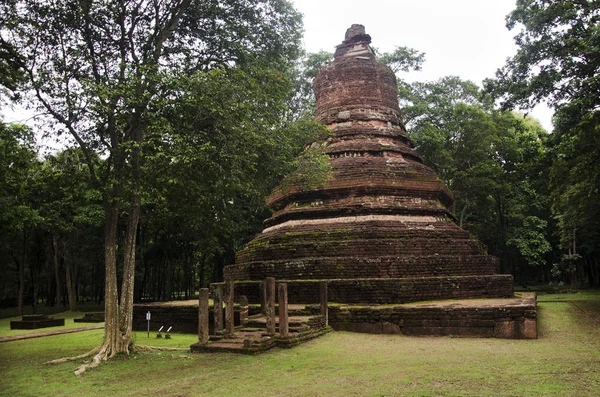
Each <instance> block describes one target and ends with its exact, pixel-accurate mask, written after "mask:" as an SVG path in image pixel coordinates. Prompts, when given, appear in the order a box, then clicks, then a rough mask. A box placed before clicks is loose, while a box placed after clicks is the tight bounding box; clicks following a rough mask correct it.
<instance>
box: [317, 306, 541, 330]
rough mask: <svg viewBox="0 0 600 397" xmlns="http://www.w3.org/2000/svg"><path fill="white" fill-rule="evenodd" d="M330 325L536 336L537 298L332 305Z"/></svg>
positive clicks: (375, 328)
mask: <svg viewBox="0 0 600 397" xmlns="http://www.w3.org/2000/svg"><path fill="white" fill-rule="evenodd" d="M317 311H318V309H317ZM329 325H330V326H331V327H332V328H334V329H336V330H343V331H352V332H366V333H375V334H397V333H402V334H405V335H455V336H471V337H473V336H476V337H496V338H515V339H535V338H537V326H536V307H535V298H533V300H531V301H530V302H529V303H528V304H525V305H513V306H510V305H505V306H502V307H499V306H489V307H485V306H479V307H456V308H453V307H448V308H440V307H426V305H424V307H422V308H419V307H414V306H413V307H402V306H396V307H393V308H374V307H361V308H340V307H335V306H333V307H330V308H329Z"/></svg>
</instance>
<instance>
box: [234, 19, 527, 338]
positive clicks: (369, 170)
mask: <svg viewBox="0 0 600 397" xmlns="http://www.w3.org/2000/svg"><path fill="white" fill-rule="evenodd" d="M370 42H371V37H370V36H369V35H367V34H366V33H365V30H364V27H363V26H361V25H353V26H352V27H351V28H350V29H348V31H347V32H346V37H345V40H344V41H343V42H342V44H340V45H339V46H337V48H336V52H335V59H334V61H333V62H332V63H331V64H330V65H328V66H326V67H324V68H322V69H321V71H320V73H319V74H318V75H317V76H316V77H315V79H314V82H313V88H314V92H315V97H316V118H317V120H318V121H320V122H322V123H323V124H324V125H325V126H326V127H327V128H328V129H329V130H330V131H331V136H329V137H327V138H323V139H322V140H319V141H317V142H315V143H314V144H313V147H321V148H322V149H323V152H324V153H325V154H326V155H327V156H328V157H329V165H330V168H331V170H330V175H329V178H328V179H327V180H326V181H325V182H324V184H323V185H322V186H318V187H307V186H304V185H302V184H301V183H299V182H298V183H294V182H292V183H291V184H290V185H286V186H285V187H279V188H276V189H275V190H274V191H273V192H272V194H271V195H270V196H269V197H268V198H267V204H268V206H269V207H270V208H271V210H272V211H273V214H272V216H271V217H270V218H269V219H267V220H265V222H264V226H265V228H264V230H263V231H262V233H260V234H259V235H258V236H256V237H255V238H254V239H253V240H252V241H250V242H249V243H248V244H247V245H246V246H245V247H244V248H243V249H242V250H241V251H239V252H238V253H237V255H236V261H235V264H233V265H230V266H226V267H225V269H224V277H225V279H226V280H233V281H235V293H236V294H242V295H246V296H247V297H248V299H250V300H251V301H253V302H258V301H259V300H260V299H261V297H260V288H259V285H260V284H259V283H260V282H261V281H262V280H263V279H265V278H266V277H274V278H275V279H277V280H278V281H280V282H285V283H286V284H287V286H288V297H289V302H290V303H315V302H317V301H318V283H319V282H321V281H327V282H328V294H329V301H332V302H336V303H343V304H371V305H372V304H397V305H399V304H404V303H409V302H418V301H428V300H446V299H484V298H485V299H490V298H492V299H497V298H507V299H508V298H512V297H513V292H514V291H513V278H512V276H511V275H503V274H498V270H499V266H498V260H497V259H496V258H494V257H492V256H490V255H488V254H487V248H486V247H485V246H484V245H483V244H482V243H481V242H480V241H479V240H477V239H476V238H475V237H474V236H472V235H471V234H470V233H469V232H468V231H465V230H463V229H461V228H460V227H459V226H458V225H456V223H455V218H454V215H453V214H452V212H451V208H452V205H453V202H454V197H453V195H452V193H451V192H450V191H449V190H448V188H447V187H446V185H445V184H444V182H443V181H442V180H441V179H440V178H439V177H438V176H437V174H436V173H435V171H434V170H432V169H431V168H429V167H428V166H426V165H425V164H424V162H423V159H422V158H421V156H420V155H419V154H418V153H417V152H416V151H415V150H414V148H413V146H414V145H413V143H412V141H411V140H410V138H409V136H408V134H407V132H406V129H405V127H404V124H403V122H402V119H401V115H400V109H399V106H398V99H397V94H398V93H397V85H396V78H395V75H394V73H393V72H392V70H391V69H390V68H389V67H388V66H386V65H384V64H381V63H379V62H377V60H376V59H375V54H374V52H373V50H372V48H371V47H370ZM292 180H293V178H292ZM515 302H517V301H516V300H510V301H506V302H504V303H498V304H497V305H495V306H494V305H491V306H489V307H486V309H485V310H487V312H489V315H486V318H485V319H484V320H485V321H488V322H486V324H487V325H486V326H484V327H483V328H486V329H487V330H486V331H485V332H484V331H482V332H481V334H482V336H485V335H493V336H496V335H498V336H501V335H503V332H502V331H501V330H500V328H501V326H500V325H499V326H498V328H497V329H496V325H493V326H492V325H491V324H492V323H491V321H492V320H493V321H494V323H495V322H496V319H497V318H503V317H502V316H503V314H504V312H505V311H506V310H504V309H503V305H504V306H506V307H510V308H511V309H510V310H509V309H507V310H509V311H512V307H513V306H515V307H518V306H520V304H518V303H515ZM513 303H514V305H513ZM511 305H512V306H511ZM381 310H384V311H383V312H382V311H379V310H375V309H373V310H370V311H369V312H368V313H367V314H368V315H370V316H373V319H374V320H373V321H374V323H376V322H377V321H379V320H376V319H377V318H379V317H380V316H381V315H382V313H387V311H389V310H388V309H384V308H381ZM398 310H400V309H398ZM439 310H441V309H439ZM461 310H462V311H461ZM461 310H452V311H448V313H450V314H448V315H447V316H446V317H440V316H438V317H435V318H432V319H431V321H433V323H432V324H458V325H457V327H462V328H465V327H466V328H473V330H474V329H475V328H478V327H479V326H478V325H476V324H478V323H477V322H476V321H475V319H476V318H478V317H477V316H478V315H479V314H480V312H478V311H477V312H476V311H475V309H473V310H471V309H470V308H468V307H464V308H463V309H461ZM482 310H483V309H482ZM515 310H516V309H515ZM349 313H350V314H349V316H350V317H352V315H353V314H352V313H354V310H351V311H350V312H349ZM440 313H441V312H440ZM515 313H516V312H515ZM340 315H341V314H340ZM378 316H379V317H378ZM449 316H450V317H449ZM515 316H516V314H515ZM346 317H348V316H346ZM396 317H397V316H396ZM468 317H472V318H473V321H471V322H469V321H466V320H464V319H465V318H468ZM423 318H425V317H423ZM453 318H455V320H453ZM514 318H516V317H514ZM526 318H528V319H533V321H534V322H535V304H533V309H532V311H529V312H528V314H527V317H526ZM463 320H464V321H463ZM482 321H483V320H482ZM507 321H512V322H511V324H513V323H515V321H517V320H514V321H513V320H507ZM342 322H343V321H340V323H342ZM353 323H354V322H353V321H350V323H349V324H353ZM368 323H371V322H368ZM382 323H387V320H385V321H383V322H382ZM392 323H393V322H392ZM517 323H518V321H517ZM424 324H429V323H424ZM460 324H463V325H460ZM515 324H516V323H515ZM527 324H528V325H527V327H526V328H528V329H529V328H531V325H530V322H527ZM398 327H400V328H403V329H405V330H406V331H409V329H410V327H408V326H405V325H398ZM440 327H441V328H445V329H451V328H452V327H453V325H440V326H432V327H429V326H427V325H421V326H415V327H413V328H414V329H415V330H416V331H414V332H422V333H427V332H431V333H432V334H441V333H443V332H446V331H443V330H441V329H440ZM507 327H508V326H507ZM519 327H520V326H519ZM417 328H418V329H419V330H420V331H418V330H417ZM489 329H493V332H491V333H490V332H489ZM519 329H520V328H519ZM472 334H479V332H475V331H474V332H472ZM483 334H485V335H483ZM504 334H508V333H504ZM532 334H533V333H532V332H529V331H527V332H525V331H524V332H523V333H518V332H516V333H515V332H513V333H512V334H511V335H513V336H511V337H519V335H522V337H529V336H525V335H532Z"/></svg>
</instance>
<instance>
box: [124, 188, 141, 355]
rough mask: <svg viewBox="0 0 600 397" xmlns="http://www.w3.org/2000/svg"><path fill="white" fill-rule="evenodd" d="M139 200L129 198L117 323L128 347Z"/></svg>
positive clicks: (131, 320)
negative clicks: (129, 204)
mask: <svg viewBox="0 0 600 397" xmlns="http://www.w3.org/2000/svg"><path fill="white" fill-rule="evenodd" d="M140 205H141V198H140V196H139V195H137V194H134V195H133V197H132V198H131V206H130V208H129V217H128V218H127V227H126V229H125V245H124V251H125V253H124V255H123V280H122V282H121V300H120V303H121V305H120V312H119V323H120V327H121V331H122V332H123V333H124V334H123V342H124V343H126V345H129V344H130V342H131V336H132V326H133V292H134V282H135V242H136V237H137V227H138V223H139V219H140Z"/></svg>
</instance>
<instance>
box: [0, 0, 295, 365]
mask: <svg viewBox="0 0 600 397" xmlns="http://www.w3.org/2000/svg"><path fill="white" fill-rule="evenodd" d="M0 14H2V15H5V16H7V17H5V18H3V20H2V23H3V28H5V29H4V30H3V32H2V34H3V41H4V42H6V43H8V44H9V45H10V46H11V48H13V49H14V51H15V52H16V53H18V54H19V56H20V57H19V58H17V57H16V56H15V60H16V61H17V62H19V65H20V66H21V68H22V69H23V70H24V71H25V75H26V78H27V81H28V85H29V88H30V89H31V92H32V95H33V97H34V101H35V103H37V104H38V106H39V108H40V109H41V110H42V111H44V112H46V113H47V114H48V115H49V116H50V117H51V120H52V124H53V126H52V127H54V130H55V131H57V133H61V132H66V133H68V134H70V136H71V137H72V138H73V139H74V140H75V141H76V142H77V144H78V145H79V146H80V148H81V150H82V151H83V153H84V155H85V157H86V159H87V163H88V170H89V172H90V176H91V179H92V181H94V183H96V184H97V185H98V186H101V187H102V188H103V192H104V203H105V233H104V235H105V243H104V248H105V277H106V282H105V319H106V323H105V336H104V342H103V343H102V345H101V346H100V347H99V348H98V349H97V354H96V355H95V357H94V359H93V360H92V363H91V364H90V365H89V366H96V365H98V364H99V363H100V361H101V360H104V359H106V358H109V357H112V356H114V355H115V354H116V353H119V352H128V351H129V348H130V345H131V343H132V312H133V307H132V305H133V289H134V283H133V281H134V264H135V252H136V248H135V244H136V234H137V229H138V221H139V216H140V206H141V198H142V193H143V184H142V179H141V177H142V174H141V169H140V166H141V165H140V163H141V157H140V151H141V146H142V145H143V143H144V142H145V141H146V140H147V131H148V130H149V129H151V128H152V127H153V126H154V122H155V117H154V114H155V113H156V111H157V109H158V107H157V105H158V104H162V103H163V98H166V97H170V96H173V95H175V94H176V93H172V92H169V91H168V90H169V88H170V84H168V83H166V82H165V79H170V78H171V77H172V73H171V72H172V71H173V70H178V71H180V72H189V73H191V72H193V71H194V70H206V69H211V68H215V67H221V68H229V67H232V66H236V65H237V66H239V65H242V64H245V63H248V62H252V61H253V60H255V59H257V58H258V59H264V60H266V61H269V62H272V63H274V64H279V65H280V67H281V68H285V66H286V62H287V60H288V59H290V58H294V57H295V56H296V55H297V53H298V41H299V31H300V15H299V14H298V13H297V12H296V11H295V10H294V9H293V8H292V7H291V5H290V4H289V3H288V2H287V1H284V0H265V1H260V0H248V1H243V2H240V1H234V0H212V1H200V0H177V1H171V2H161V1H150V0H139V1H124V0H123V1H114V2H103V1H95V0H87V1H82V2H71V1H66V0H59V1H56V2H52V3H48V2H45V1H37V0H9V1H7V2H4V3H2V5H0ZM93 151H99V152H102V153H105V154H106V155H107V156H108V158H107V160H106V161H105V162H103V169H99V170H97V169H96V165H95V164H94V161H93V155H92V152H93ZM120 214H126V215H127V216H126V219H125V221H124V224H125V233H124V235H123V244H122V246H123V255H122V257H123V270H122V273H123V278H122V284H121V288H120V297H119V288H118V286H117V257H118V256H117V241H118V235H119V233H118V225H119V216H120ZM87 367H88V366H85V365H84V366H82V367H80V368H79V369H78V370H77V371H76V374H79V373H81V372H82V371H84V370H85V369H86V368H87Z"/></svg>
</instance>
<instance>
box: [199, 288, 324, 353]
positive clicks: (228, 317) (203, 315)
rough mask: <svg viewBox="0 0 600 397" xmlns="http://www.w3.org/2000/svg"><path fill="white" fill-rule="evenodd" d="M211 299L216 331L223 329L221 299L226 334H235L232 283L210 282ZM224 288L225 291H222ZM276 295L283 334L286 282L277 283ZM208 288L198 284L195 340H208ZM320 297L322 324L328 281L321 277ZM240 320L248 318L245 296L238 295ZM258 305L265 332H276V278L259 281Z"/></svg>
mask: <svg viewBox="0 0 600 397" xmlns="http://www.w3.org/2000/svg"><path fill="white" fill-rule="evenodd" d="M212 288H213V300H214V330H215V334H218V333H222V332H223V303H225V334H226V335H229V336H231V335H233V334H234V283H233V281H227V282H226V283H225V285H224V286H223V285H213V286H212ZM224 290H225V291H224ZM277 295H278V302H279V335H280V336H282V337H286V336H288V335H289V316H288V290H287V284H286V283H278V284H277ZM208 296H209V290H208V288H201V289H200V293H199V302H198V342H199V343H200V344H207V343H208V340H209V337H210V336H209V327H208V319H209V311H208ZM319 298H320V299H319V300H320V311H321V315H322V316H324V317H325V324H326V325H328V324H327V321H328V306H327V282H326V281H323V282H321V283H320V285H319ZM239 301H240V323H241V324H242V325H244V324H245V323H246V320H247V319H248V299H247V298H246V297H245V296H243V295H241V296H240V299H239ZM261 309H262V312H263V313H264V315H265V316H266V319H267V334H268V335H270V336H274V335H275V323H276V322H275V279H274V278H273V277H267V278H266V279H265V281H264V282H263V283H261Z"/></svg>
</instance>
